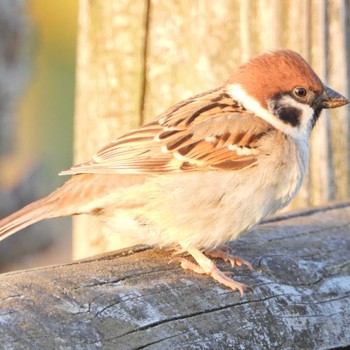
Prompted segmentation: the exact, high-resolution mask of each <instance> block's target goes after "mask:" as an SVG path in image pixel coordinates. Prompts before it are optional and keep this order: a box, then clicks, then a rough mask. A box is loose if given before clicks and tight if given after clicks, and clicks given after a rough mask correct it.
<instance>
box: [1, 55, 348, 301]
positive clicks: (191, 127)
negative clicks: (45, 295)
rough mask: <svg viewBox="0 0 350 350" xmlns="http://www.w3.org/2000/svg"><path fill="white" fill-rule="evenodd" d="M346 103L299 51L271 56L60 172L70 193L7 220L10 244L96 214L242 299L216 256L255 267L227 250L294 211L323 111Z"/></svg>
mask: <svg viewBox="0 0 350 350" xmlns="http://www.w3.org/2000/svg"><path fill="white" fill-rule="evenodd" d="M347 103H348V100H347V99H346V98H345V97H344V96H342V95H341V94H339V93H338V92H336V91H334V90H332V89H331V88H330V87H328V86H327V85H325V84H324V83H323V82H322V81H321V79H320V78H319V77H318V76H317V74H316V73H315V72H314V71H313V69H312V68H311V67H310V66H309V64H308V63H307V62H306V61H305V60H304V59H303V58H302V56H300V55H299V54H298V53H297V52H295V51H292V50H289V49H280V50H276V51H268V52H265V53H262V54H260V55H258V56H255V57H253V58H251V59H249V60H248V61H246V62H244V63H243V64H242V65H240V66H239V67H238V69H237V70H236V71H235V72H234V73H233V74H232V75H231V76H230V77H229V78H228V80H227V81H226V83H224V84H223V85H222V86H220V87H218V88H214V89H211V90H208V91H205V92H203V93H200V94H197V95H195V96H193V97H190V98H188V99H186V100H183V101H181V102H179V103H177V104H175V105H174V106H172V107H170V108H169V109H167V110H166V111H165V112H163V113H162V114H160V115H159V116H158V117H157V118H155V120H154V121H152V122H149V123H147V124H145V125H143V126H140V127H139V128H136V129H134V130H132V131H130V132H128V133H126V134H124V135H122V136H121V137H119V138H117V139H115V140H113V141H112V142H110V143H108V144H107V145H106V146H105V147H103V148H102V149H100V150H99V151H98V152H97V153H96V154H95V155H94V156H93V157H92V158H91V160H89V161H87V162H85V163H81V164H79V165H76V166H72V167H71V168H69V169H67V170H64V171H62V172H61V173H60V175H72V176H71V177H70V179H68V180H67V181H66V182H65V183H64V184H63V185H62V186H61V187H59V188H58V189H57V190H56V191H54V192H52V193H51V194H49V195H48V196H47V197H45V198H43V199H39V200H37V201H35V202H33V203H31V204H29V205H27V206H25V207H24V208H22V209H20V210H19V211H17V212H15V213H14V214H12V215H10V216H8V217H7V218H5V219H3V220H1V221H0V240H2V239H4V238H6V237H8V236H10V235H12V234H13V233H15V232H16V231H19V230H21V229H23V228H24V227H26V226H28V225H31V224H33V223H35V222H37V221H40V220H43V219H49V218H55V217H61V216H69V215H82V214H89V215H93V216H96V217H98V218H99V219H101V221H102V222H103V223H104V224H105V225H106V227H108V228H109V229H110V230H111V232H113V235H116V236H118V237H121V239H123V238H125V240H126V241H127V242H128V244H129V245H137V244H147V245H150V246H157V247H160V248H165V249H167V248H173V249H175V251H176V252H179V253H185V252H187V254H188V257H180V256H179V257H178V258H175V260H176V262H178V263H179V265H180V267H182V268H183V269H186V270H191V271H193V272H195V273H199V274H205V275H208V276H210V277H211V278H213V279H214V280H215V281H217V282H218V283H220V284H222V285H224V286H226V287H228V288H230V289H232V290H234V291H239V292H240V294H241V295H243V294H244V292H245V291H246V290H247V288H248V287H247V286H246V285H245V284H243V283H241V282H238V281H236V280H235V279H233V274H232V272H230V271H223V270H221V269H219V267H218V266H217V264H216V263H215V260H213V259H216V258H221V259H223V260H225V261H227V262H228V263H231V265H232V266H241V265H245V266H247V267H248V268H252V265H251V263H250V262H249V261H247V260H245V259H242V258H240V257H238V256H235V255H232V252H231V249H230V247H229V246H228V245H227V243H228V242H230V241H232V240H235V239H236V238H237V237H239V236H240V235H242V234H244V233H247V232H248V231H249V230H251V229H252V228H253V227H254V226H255V225H257V224H258V223H259V222H260V221H261V220H263V219H265V218H266V217H268V216H271V215H273V214H275V213H277V212H278V211H279V210H280V209H282V208H283V207H285V206H286V205H288V203H289V202H290V201H291V200H292V198H293V197H294V196H295V194H296V193H297V191H298V189H299V188H300V185H301V183H302V180H303V177H304V175H305V172H306V169H307V164H308V155H309V146H308V143H309V137H310V133H311V131H312V129H313V127H314V125H315V123H316V122H317V120H318V118H319V116H320V113H321V111H322V110H323V109H327V108H336V107H341V106H344V105H346V104H347ZM86 142H88V140H87V141H86Z"/></svg>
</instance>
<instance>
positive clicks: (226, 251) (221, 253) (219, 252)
mask: <svg viewBox="0 0 350 350" xmlns="http://www.w3.org/2000/svg"><path fill="white" fill-rule="evenodd" d="M205 254H206V255H208V256H210V257H212V258H219V259H222V260H224V261H229V262H230V263H231V266H232V267H235V266H242V265H245V266H247V267H248V269H249V270H253V266H252V264H251V263H250V262H249V261H248V260H245V259H242V258H240V257H238V256H235V255H231V248H230V247H229V246H226V245H224V246H221V247H218V248H216V249H213V250H210V251H208V252H205Z"/></svg>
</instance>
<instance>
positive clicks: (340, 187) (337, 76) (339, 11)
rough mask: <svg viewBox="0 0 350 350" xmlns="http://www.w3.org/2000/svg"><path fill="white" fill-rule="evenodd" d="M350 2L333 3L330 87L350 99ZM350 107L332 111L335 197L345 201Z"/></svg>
mask: <svg viewBox="0 0 350 350" xmlns="http://www.w3.org/2000/svg"><path fill="white" fill-rule="evenodd" d="M349 4H350V3H349V1H342V0H336V1H332V2H330V3H329V7H330V16H329V17H330V23H329V30H330V36H331V37H334V38H337V40H332V41H330V49H329V53H330V67H329V69H330V70H329V85H330V86H332V88H333V89H335V90H337V91H342V92H343V93H344V94H345V95H346V96H349V86H348V84H349V58H350V57H349V51H348V50H349V40H350V37H349V30H350V29H349V18H348V16H349ZM349 112H350V109H349V106H346V107H343V108H340V109H338V110H333V111H332V110H331V111H330V121H331V146H332V154H333V157H334V164H333V165H334V174H335V178H336V181H335V197H336V198H337V199H345V198H347V197H348V195H349V170H350V168H349V160H350V158H349V153H350V152H349V150H350V147H349V145H350V144H349V142H350V140H349V137H350V135H349V127H350V125H349Z"/></svg>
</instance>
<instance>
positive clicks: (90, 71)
mask: <svg viewBox="0 0 350 350" xmlns="http://www.w3.org/2000/svg"><path fill="white" fill-rule="evenodd" d="M145 11H146V2H145V1H137V2H130V1H127V0H124V1H105V0H80V9H79V37H78V62H77V89H76V113H75V151H74V154H75V156H74V158H75V163H79V162H82V161H86V160H89V159H90V158H91V157H92V155H93V154H94V153H96V151H97V150H98V148H99V147H101V146H103V145H104V144H105V143H106V142H108V141H111V140H112V139H114V138H116V137H117V136H118V135H119V134H121V133H122V132H123V131H124V132H125V131H126V130H130V129H132V128H135V127H136V126H138V125H139V123H140V111H141V105H140V99H141V94H142V81H143V80H142V77H143V69H144V67H143V61H144V60H143V51H144V47H143V44H144V35H145V30H144V21H145ZM104 250H106V247H104V242H103V237H102V236H101V226H100V224H99V223H97V222H96V221H95V220H94V219H93V218H89V217H78V218H75V220H74V236H73V251H74V253H73V255H74V257H75V258H79V257H84V256H87V255H92V254H96V253H99V252H101V251H104Z"/></svg>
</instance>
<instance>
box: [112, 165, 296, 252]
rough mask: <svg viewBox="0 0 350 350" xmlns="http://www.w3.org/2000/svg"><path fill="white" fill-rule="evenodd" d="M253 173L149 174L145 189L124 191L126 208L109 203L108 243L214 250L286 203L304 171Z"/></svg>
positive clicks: (282, 169) (284, 168)
mask: <svg viewBox="0 0 350 350" xmlns="http://www.w3.org/2000/svg"><path fill="white" fill-rule="evenodd" d="M255 170H257V169H255ZM297 170H298V169H297ZM253 174H254V176H252V169H245V170H243V171H231V172H215V171H211V172H203V173H186V174H174V175H171V176H169V175H166V176H159V177H154V178H151V179H150V181H148V182H147V183H145V184H144V185H142V188H140V187H138V188H137V189H134V190H132V189H130V191H129V192H128V193H124V194H123V199H124V201H125V202H126V203H128V207H126V208H125V209H123V208H121V207H119V208H113V209H112V208H111V212H110V215H109V216H108V218H107V220H106V223H107V224H108V226H109V227H110V228H111V234H110V235H109V237H110V240H111V244H110V245H112V246H113V239H117V242H118V244H117V247H118V248H119V247H120V246H121V244H120V240H121V239H122V240H123V237H124V240H125V244H124V246H130V245H133V244H150V245H158V246H161V247H163V246H179V247H181V248H182V249H184V250H188V249H191V248H197V249H212V248H215V247H217V246H219V245H221V244H223V243H226V242H228V241H231V240H233V239H235V238H237V237H238V236H239V235H240V234H242V233H244V232H246V231H247V230H249V229H250V228H252V227H253V226H254V225H255V224H257V223H258V222H259V221H261V220H262V219H263V218H265V217H267V216H268V215H271V214H274V213H276V212H277V211H278V210H279V209H281V208H283V207H284V206H286V205H287V204H288V203H289V202H290V200H291V199H292V198H293V196H294V195H295V193H296V191H297V190H298V188H299V186H300V183H301V180H302V176H303V174H302V172H301V171H296V170H295V169H290V168H288V167H283V166H282V167H280V168H279V169H278V171H276V173H274V174H271V173H270V172H268V171H264V167H262V168H261V169H260V170H259V171H254V172H253ZM272 175H273V176H272ZM130 203H134V205H130ZM113 235H114V236H113ZM115 235H117V236H115ZM113 237H114V238H113Z"/></svg>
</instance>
